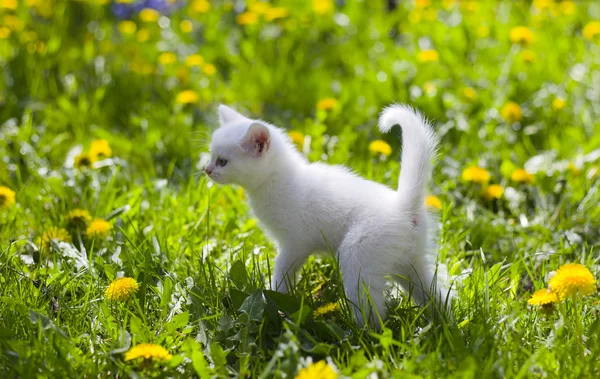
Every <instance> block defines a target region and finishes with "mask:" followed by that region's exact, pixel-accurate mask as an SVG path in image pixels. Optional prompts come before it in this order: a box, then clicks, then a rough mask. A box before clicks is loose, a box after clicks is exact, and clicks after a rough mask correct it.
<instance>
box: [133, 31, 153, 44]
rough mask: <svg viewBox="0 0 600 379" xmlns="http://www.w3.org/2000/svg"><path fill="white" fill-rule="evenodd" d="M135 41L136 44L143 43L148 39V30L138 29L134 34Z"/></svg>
mask: <svg viewBox="0 0 600 379" xmlns="http://www.w3.org/2000/svg"><path fill="white" fill-rule="evenodd" d="M135 39H136V40H137V41H138V42H141V43H144V42H146V41H148V40H149V39H150V31H149V30H148V29H140V30H138V32H137V33H136V34H135Z"/></svg>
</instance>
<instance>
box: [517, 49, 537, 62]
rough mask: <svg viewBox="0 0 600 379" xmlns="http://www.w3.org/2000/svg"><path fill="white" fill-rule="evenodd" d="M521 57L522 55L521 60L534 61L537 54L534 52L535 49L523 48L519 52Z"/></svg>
mask: <svg viewBox="0 0 600 379" xmlns="http://www.w3.org/2000/svg"><path fill="white" fill-rule="evenodd" d="M519 57H521V60H522V61H523V62H525V63H533V62H535V60H536V59H537V54H536V53H534V52H533V51H531V50H529V49H527V50H523V51H522V52H521V53H520V54H519Z"/></svg>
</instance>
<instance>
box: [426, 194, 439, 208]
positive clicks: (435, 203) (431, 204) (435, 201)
mask: <svg viewBox="0 0 600 379" xmlns="http://www.w3.org/2000/svg"><path fill="white" fill-rule="evenodd" d="M425 206H426V207H427V208H430V209H437V210H440V209H442V201H441V200H440V199H439V197H437V196H433V195H429V196H426V197H425Z"/></svg>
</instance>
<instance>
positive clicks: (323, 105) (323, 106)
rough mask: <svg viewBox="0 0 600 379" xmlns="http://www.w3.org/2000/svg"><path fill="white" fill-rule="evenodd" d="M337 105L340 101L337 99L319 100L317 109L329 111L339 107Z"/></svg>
mask: <svg viewBox="0 0 600 379" xmlns="http://www.w3.org/2000/svg"><path fill="white" fill-rule="evenodd" d="M337 103H338V101H337V100H336V99H334V98H332V97H326V98H324V99H321V100H319V102H318V103H317V109H320V110H323V111H329V110H332V109H333V108H335V107H336V106H337Z"/></svg>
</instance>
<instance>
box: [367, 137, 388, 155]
mask: <svg viewBox="0 0 600 379" xmlns="http://www.w3.org/2000/svg"><path fill="white" fill-rule="evenodd" d="M369 151H370V152H371V153H373V154H381V155H383V156H386V157H387V156H388V155H390V154H391V153H392V147H391V146H390V145H389V144H388V143H387V142H385V141H383V140H380V139H378V140H375V141H373V142H371V143H370V144H369Z"/></svg>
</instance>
